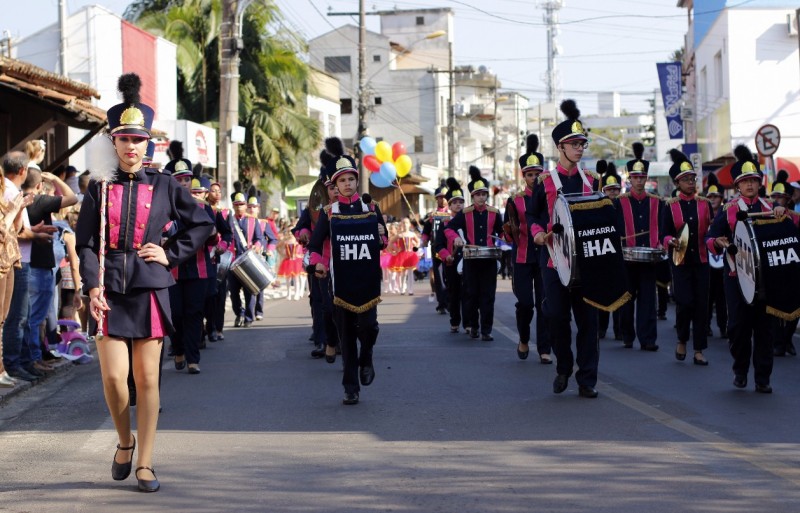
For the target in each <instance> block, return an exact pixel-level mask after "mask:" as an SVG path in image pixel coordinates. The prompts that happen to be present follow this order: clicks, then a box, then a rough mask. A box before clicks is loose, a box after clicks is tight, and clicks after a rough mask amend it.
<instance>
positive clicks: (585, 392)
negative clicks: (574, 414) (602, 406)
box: [578, 385, 597, 399]
mask: <svg viewBox="0 0 800 513" xmlns="http://www.w3.org/2000/svg"><path fill="white" fill-rule="evenodd" d="M578 395H579V396H581V397H586V398H587V399H594V398H596V397H597V390H595V388H594V387H590V386H585V385H581V386H579V387H578Z"/></svg>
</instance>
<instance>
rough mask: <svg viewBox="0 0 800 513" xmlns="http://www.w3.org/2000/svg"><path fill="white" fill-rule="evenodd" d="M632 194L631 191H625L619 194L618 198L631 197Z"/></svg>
mask: <svg viewBox="0 0 800 513" xmlns="http://www.w3.org/2000/svg"><path fill="white" fill-rule="evenodd" d="M630 196H631V193H630V192H623V193H622V194H620V195H619V196H617V198H630Z"/></svg>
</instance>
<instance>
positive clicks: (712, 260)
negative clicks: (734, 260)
mask: <svg viewBox="0 0 800 513" xmlns="http://www.w3.org/2000/svg"><path fill="white" fill-rule="evenodd" d="M708 265H710V266H711V268H712V269H722V268H723V267H724V266H725V255H724V254H723V253H720V254H719V255H714V254H712V253H711V252H710V251H709V252H708Z"/></svg>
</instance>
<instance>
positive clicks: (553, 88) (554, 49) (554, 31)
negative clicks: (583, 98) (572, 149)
mask: <svg viewBox="0 0 800 513" xmlns="http://www.w3.org/2000/svg"><path fill="white" fill-rule="evenodd" d="M563 3H564V2H563V0H549V1H547V2H544V3H543V4H542V8H544V22H545V23H546V24H547V75H546V76H545V87H546V89H547V101H548V102H550V103H552V104H554V105H555V103H556V102H557V101H558V97H559V96H560V92H559V91H558V71H557V70H556V56H557V55H558V44H557V42H556V37H557V36H558V11H559V10H560V9H561V7H562V5H563Z"/></svg>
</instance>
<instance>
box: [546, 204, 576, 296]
mask: <svg viewBox="0 0 800 513" xmlns="http://www.w3.org/2000/svg"><path fill="white" fill-rule="evenodd" d="M556 223H559V224H561V225H562V226H563V227H564V231H563V232H561V233H554V234H553V253H552V257H553V267H555V269H556V272H558V279H559V280H560V281H561V284H562V285H564V286H565V287H569V286H571V285H573V284H574V282H575V281H576V277H575V276H574V275H575V271H576V268H575V232H574V231H573V226H572V214H571V213H570V210H569V203H568V202H567V200H566V199H565V198H564V197H563V196H558V197H557V198H556V201H555V204H554V205H553V224H556Z"/></svg>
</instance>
